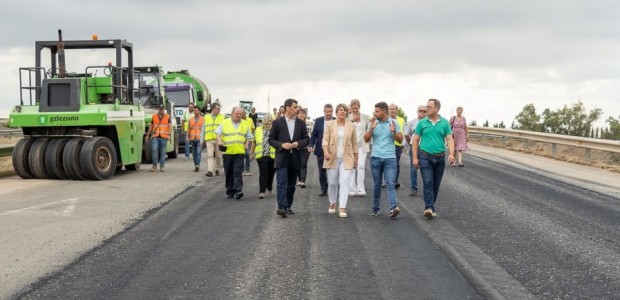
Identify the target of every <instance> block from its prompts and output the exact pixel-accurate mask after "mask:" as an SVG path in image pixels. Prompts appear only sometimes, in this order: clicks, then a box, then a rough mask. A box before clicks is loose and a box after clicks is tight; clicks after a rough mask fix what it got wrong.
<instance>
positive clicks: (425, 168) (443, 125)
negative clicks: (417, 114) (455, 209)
mask: <svg viewBox="0 0 620 300" xmlns="http://www.w3.org/2000/svg"><path fill="white" fill-rule="evenodd" d="M440 108H441V103H440V102H439V100H437V99H430V100H428V103H427V104H426V109H427V117H426V118H424V119H422V120H420V122H418V126H416V129H415V134H414V135H413V141H412V142H411V147H412V151H413V153H412V154H413V166H414V167H416V168H420V174H422V182H423V183H424V216H425V217H427V218H430V219H432V218H434V217H436V216H437V214H436V213H435V202H436V201H437V194H438V193H439V185H440V184H441V178H442V177H443V171H444V169H445V167H446V141H447V142H448V150H449V154H450V155H449V156H448V162H449V163H450V164H453V163H454V140H453V139H452V129H451V128H450V123H449V122H448V120H446V119H445V118H443V117H442V116H440V115H439V109H440ZM420 139H421V140H422V141H421V142H420ZM418 147H419V149H420V151H418Z"/></svg>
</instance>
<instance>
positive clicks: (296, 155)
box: [269, 99, 309, 218]
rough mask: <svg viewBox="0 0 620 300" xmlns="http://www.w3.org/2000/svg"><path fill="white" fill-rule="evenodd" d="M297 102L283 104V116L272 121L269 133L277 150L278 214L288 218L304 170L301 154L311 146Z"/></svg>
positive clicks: (291, 211) (272, 144)
mask: <svg viewBox="0 0 620 300" xmlns="http://www.w3.org/2000/svg"><path fill="white" fill-rule="evenodd" d="M298 110H299V108H298V105H297V100H295V99H287V100H286V101H284V117H282V118H278V119H276V120H275V121H273V125H272V128H271V132H270V133H269V145H271V146H272V147H274V148H275V149H276V160H275V169H276V174H277V190H278V194H277V198H278V209H277V210H276V214H278V215H279V216H280V217H282V218H286V216H287V215H288V214H290V215H292V214H295V213H294V212H293V210H291V206H292V205H293V197H294V195H295V183H296V181H297V175H298V174H299V171H300V170H301V151H303V150H302V149H304V148H306V147H307V146H308V141H309V137H308V128H306V122H305V121H304V120H299V119H297V111H298Z"/></svg>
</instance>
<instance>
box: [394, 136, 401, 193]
mask: <svg viewBox="0 0 620 300" xmlns="http://www.w3.org/2000/svg"><path fill="white" fill-rule="evenodd" d="M394 153H395V154H396V178H394V184H397V183H398V180H399V179H400V155H401V154H402V153H403V146H396V145H394Z"/></svg>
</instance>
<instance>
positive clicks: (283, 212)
mask: <svg viewBox="0 0 620 300" xmlns="http://www.w3.org/2000/svg"><path fill="white" fill-rule="evenodd" d="M276 214H277V215H278V216H280V217H281V218H283V219H284V218H286V210H284V209H281V208H278V209H277V210H276Z"/></svg>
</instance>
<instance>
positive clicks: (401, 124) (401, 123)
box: [394, 116, 405, 146]
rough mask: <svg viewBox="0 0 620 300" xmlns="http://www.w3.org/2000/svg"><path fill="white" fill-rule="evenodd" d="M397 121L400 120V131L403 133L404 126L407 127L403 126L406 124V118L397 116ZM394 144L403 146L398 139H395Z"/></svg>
mask: <svg viewBox="0 0 620 300" xmlns="http://www.w3.org/2000/svg"><path fill="white" fill-rule="evenodd" d="M396 121H397V122H398V126H400V132H401V133H402V132H403V130H404V128H405V127H403V126H405V119H403V118H401V117H398V116H397V119H396ZM394 145H396V146H401V144H400V143H399V142H397V141H394Z"/></svg>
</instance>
